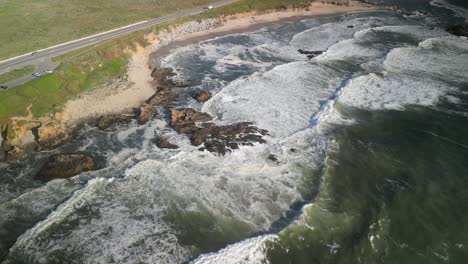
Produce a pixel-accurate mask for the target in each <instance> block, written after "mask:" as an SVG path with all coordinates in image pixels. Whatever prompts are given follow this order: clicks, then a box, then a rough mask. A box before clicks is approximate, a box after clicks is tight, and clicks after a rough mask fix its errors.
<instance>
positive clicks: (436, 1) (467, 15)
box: [430, 0, 468, 19]
mask: <svg viewBox="0 0 468 264" xmlns="http://www.w3.org/2000/svg"><path fill="white" fill-rule="evenodd" d="M430 4H431V5H433V6H437V7H441V8H446V9H448V10H451V11H453V12H454V13H455V14H456V15H458V16H459V17H461V18H464V19H468V10H466V9H465V8H463V7H460V6H457V5H452V4H450V3H449V2H447V1H445V0H432V1H431V2H430Z"/></svg>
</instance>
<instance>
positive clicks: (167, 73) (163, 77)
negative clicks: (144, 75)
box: [151, 68, 176, 83]
mask: <svg viewBox="0 0 468 264" xmlns="http://www.w3.org/2000/svg"><path fill="white" fill-rule="evenodd" d="M174 75H176V74H175V73H174V70H173V69H172V68H154V69H153V71H152V72H151V77H153V79H154V80H155V81H156V82H158V83H164V82H166V81H167V80H168V79H169V77H172V76H174Z"/></svg>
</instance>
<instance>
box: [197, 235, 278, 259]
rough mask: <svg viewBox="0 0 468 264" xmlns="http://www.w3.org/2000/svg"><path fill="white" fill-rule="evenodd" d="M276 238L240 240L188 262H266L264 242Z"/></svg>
mask: <svg viewBox="0 0 468 264" xmlns="http://www.w3.org/2000/svg"><path fill="white" fill-rule="evenodd" d="M276 239H277V236H275V235H266V236H260V237H255V238H251V239H247V240H244V241H241V242H239V243H236V244H233V245H230V246H227V247H226V248H224V249H222V250H220V251H218V252H217V253H212V254H205V255H201V256H200V257H198V258H197V259H196V260H194V261H192V262H190V264H258V263H264V264H267V263H269V262H268V259H267V258H266V254H265V244H266V242H270V241H274V240H276Z"/></svg>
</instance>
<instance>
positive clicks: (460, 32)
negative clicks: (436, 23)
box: [447, 23, 468, 37]
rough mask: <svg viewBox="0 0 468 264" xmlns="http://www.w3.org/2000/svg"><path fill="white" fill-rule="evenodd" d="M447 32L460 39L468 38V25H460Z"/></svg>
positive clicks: (450, 28) (448, 29)
mask: <svg viewBox="0 0 468 264" xmlns="http://www.w3.org/2000/svg"><path fill="white" fill-rule="evenodd" d="M447 32H448V33H450V34H452V35H455V36H460V37H468V24H467V23H465V24H459V25H455V26H451V27H449V28H447Z"/></svg>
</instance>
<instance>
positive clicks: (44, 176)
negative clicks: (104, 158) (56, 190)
mask: <svg viewBox="0 0 468 264" xmlns="http://www.w3.org/2000/svg"><path fill="white" fill-rule="evenodd" d="M94 169H96V163H95V162H94V161H93V159H92V158H91V157H89V156H87V155H83V154H59V155H55V156H52V157H50V158H49V160H48V161H47V162H46V163H45V165H44V166H43V167H42V169H41V170H40V171H39V173H37V174H36V176H35V177H34V179H36V180H40V181H50V180H53V179H60V178H69V177H72V176H74V175H77V174H79V173H82V172H85V171H90V170H94Z"/></svg>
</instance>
